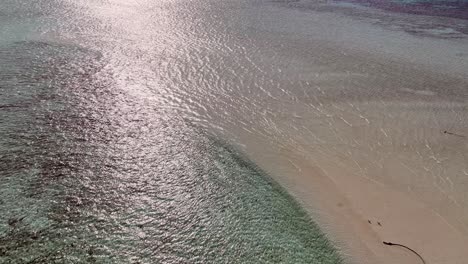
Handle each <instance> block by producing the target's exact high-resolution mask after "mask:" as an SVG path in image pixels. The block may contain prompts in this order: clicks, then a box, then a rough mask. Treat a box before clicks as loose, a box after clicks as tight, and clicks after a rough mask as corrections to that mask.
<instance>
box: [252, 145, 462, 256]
mask: <svg viewBox="0 0 468 264" xmlns="http://www.w3.org/2000/svg"><path fill="white" fill-rule="evenodd" d="M257 143H258V141H257ZM265 149H268V147H267V146H265ZM265 149H263V150H265ZM249 152H250V154H249V156H250V158H251V159H253V160H254V161H255V162H257V163H258V164H259V165H260V166H261V167H262V168H267V170H268V171H269V172H270V173H272V175H276V176H278V175H279V174H281V176H280V177H275V179H277V180H278V181H280V182H281V183H282V184H283V185H284V186H286V187H287V188H288V190H289V191H290V192H291V193H292V194H293V195H294V196H295V197H296V198H297V199H298V200H299V201H300V202H301V203H302V204H303V206H304V207H305V208H306V209H307V210H309V212H310V213H311V215H312V216H313V217H314V219H318V221H319V224H320V225H321V226H322V228H324V230H326V232H327V233H328V234H329V235H330V236H331V239H332V240H334V241H335V242H336V243H337V245H338V246H339V247H341V249H342V251H343V254H344V255H345V256H347V258H348V260H349V262H351V263H369V264H371V263H385V264H386V263H389V264H390V263H391V264H394V263H400V264H405V263H408V264H412V263H420V262H421V260H419V259H418V257H417V256H416V255H415V254H413V253H411V252H410V251H408V250H406V249H403V248H401V247H391V246H386V245H384V244H383V243H382V242H383V241H390V242H393V243H399V244H403V245H406V246H408V247H410V248H412V249H414V250H415V251H416V252H418V253H419V254H420V255H421V256H422V257H423V258H424V259H425V261H426V263H440V264H445V263H446V264H449V263H450V264H462V263H466V260H467V259H468V250H467V248H466V246H467V245H468V238H466V237H464V236H463V235H462V234H461V233H460V232H459V231H457V229H455V228H454V227H452V226H451V225H449V224H448V223H447V222H446V221H445V220H444V219H443V218H442V217H440V216H439V215H438V214H437V213H435V212H434V211H432V210H431V209H430V208H427V207H425V206H424V205H423V204H421V203H420V202H418V201H417V200H415V199H412V198H411V197H409V196H408V195H406V194H404V193H401V192H398V191H396V190H393V189H391V188H388V187H386V186H384V185H381V184H378V183H375V182H372V181H370V180H367V179H365V178H362V177H356V176H352V175H350V174H347V173H346V172H344V171H341V170H340V169H339V168H338V167H336V168H337V170H336V171H328V173H327V175H325V173H324V172H323V171H321V170H320V169H319V168H317V167H315V166H313V165H311V164H312V162H311V161H308V160H307V159H306V158H304V157H301V156H300V155H296V154H293V153H292V152H291V151H287V154H285V153H284V152H283V153H282V154H279V158H278V159H277V160H276V162H274V164H273V163H272V162H271V160H270V161H266V160H265V159H262V157H261V155H260V153H257V154H258V155H255V154H254V153H255V152H256V151H255V150H249ZM272 156H273V152H270V155H268V158H271V157H272ZM287 160H289V161H292V163H289V164H288V162H285V161H287ZM264 162H267V163H268V164H265V163H264ZM368 220H370V221H371V223H372V224H369V222H368ZM378 222H380V224H381V226H380V225H378Z"/></svg>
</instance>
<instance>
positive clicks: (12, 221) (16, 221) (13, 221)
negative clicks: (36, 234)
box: [8, 216, 25, 226]
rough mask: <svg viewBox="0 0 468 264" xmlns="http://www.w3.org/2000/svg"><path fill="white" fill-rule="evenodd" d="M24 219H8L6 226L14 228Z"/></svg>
mask: <svg viewBox="0 0 468 264" xmlns="http://www.w3.org/2000/svg"><path fill="white" fill-rule="evenodd" d="M24 218H25V216H23V217H21V218H16V217H12V218H10V219H8V225H9V226H16V225H17V224H18V223H19V222H21V221H22V220H23V219H24Z"/></svg>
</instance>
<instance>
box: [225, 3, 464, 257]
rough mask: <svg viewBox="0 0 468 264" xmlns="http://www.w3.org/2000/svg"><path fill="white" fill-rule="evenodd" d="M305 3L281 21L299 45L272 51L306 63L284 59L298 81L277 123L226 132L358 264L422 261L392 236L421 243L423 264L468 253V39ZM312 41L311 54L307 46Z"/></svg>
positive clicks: (267, 116)
mask: <svg viewBox="0 0 468 264" xmlns="http://www.w3.org/2000/svg"><path fill="white" fill-rule="evenodd" d="M298 6H300V4H297V3H296V4H295V8H296V9H294V10H295V11H291V12H298V14H297V17H298V18H297V19H296V20H297V21H301V23H302V24H300V23H299V22H298V23H297V24H296V26H297V27H296V28H294V29H292V28H290V27H288V26H289V25H282V26H281V27H280V26H278V28H280V32H282V33H284V32H288V31H290V30H291V31H294V32H295V33H296V34H291V35H286V37H285V38H288V39H289V40H291V42H292V39H294V44H293V45H291V44H285V46H284V47H283V46H281V47H280V48H277V49H276V53H275V54H280V55H277V56H278V57H283V58H285V57H288V58H290V59H291V58H292V61H293V62H291V61H288V64H286V65H291V64H292V65H302V66H303V67H304V68H303V72H302V73H297V70H296V69H295V68H293V67H291V68H290V71H289V69H288V67H282V68H281V69H282V71H281V74H284V75H285V76H288V75H289V76H293V77H291V79H294V78H297V79H299V80H300V81H299V82H298V83H294V84H289V85H286V84H285V86H287V87H288V89H289V91H290V92H291V94H292V95H291V99H286V98H281V99H278V100H276V101H275V102H274V103H273V102H272V104H278V105H276V106H274V107H273V106H272V107H271V108H275V110H272V111H271V112H268V111H265V113H263V117H264V118H265V119H270V118H271V120H272V121H271V120H270V121H269V122H270V123H273V124H271V126H270V127H261V125H259V124H252V126H251V127H250V128H249V129H244V128H238V127H228V128H227V129H226V130H228V131H230V132H229V134H230V135H231V136H234V137H236V138H238V139H237V140H238V142H239V144H240V145H241V148H242V149H243V151H244V152H245V153H247V154H248V156H249V157H250V158H251V159H252V160H253V161H254V162H256V163H257V164H259V165H260V166H261V167H262V168H264V169H265V170H267V171H268V172H269V173H270V174H271V175H273V176H274V178H275V179H276V180H278V181H279V182H280V183H281V184H283V185H284V186H286V188H287V189H288V190H289V191H290V192H291V193H292V194H293V195H294V196H295V197H296V198H297V199H298V200H300V201H301V203H302V204H303V206H304V207H305V208H307V209H308V210H309V212H310V213H311V214H312V216H313V217H314V218H316V219H319V220H320V221H319V222H320V224H321V227H322V228H324V229H325V230H327V232H328V233H329V234H330V236H331V237H332V239H333V240H334V241H335V242H336V243H337V245H338V246H339V247H340V248H341V249H342V250H343V253H344V255H345V256H347V257H348V260H349V261H350V262H351V263H369V264H370V263H419V262H420V261H421V260H419V258H418V256H417V255H415V254H414V253H412V252H411V251H409V250H407V249H404V248H401V247H395V246H388V245H384V244H383V241H388V242H393V243H398V244H403V245H405V246H408V247H410V248H412V249H414V250H415V251H416V252H418V253H419V254H420V255H421V256H422V257H423V258H424V260H425V261H426V263H457V264H458V263H459V264H461V263H464V262H465V260H466V259H467V258H468V252H467V251H466V245H468V236H467V235H468V232H467V231H468V226H467V224H466V223H467V222H466V220H467V219H468V210H467V208H468V207H467V205H468V199H466V195H465V193H466V191H467V187H468V185H467V183H468V182H467V180H466V175H467V173H468V170H467V167H466V164H467V162H468V160H467V156H466V153H467V152H466V151H467V148H468V143H467V139H466V138H465V137H464V135H467V134H468V126H467V122H466V118H465V116H467V114H468V113H467V104H466V103H467V97H466V95H467V93H466V87H467V84H468V75H467V72H466V70H465V69H466V68H467V65H468V60H467V58H466V57H465V56H464V55H463V54H468V53H467V52H468V45H467V44H468V42H467V40H466V38H456V39H447V38H444V36H436V35H431V36H421V35H418V34H412V33H410V32H405V31H402V30H395V29H389V28H388V27H389V26H391V25H387V27H384V26H382V21H380V23H371V22H369V17H368V16H357V17H353V16H352V15H350V14H349V13H346V12H342V11H343V10H342V9H341V7H340V8H337V9H336V10H335V11H336V12H332V11H333V9H332V8H330V9H327V10H326V11H325V12H324V11H323V10H322V11H320V9H315V8H304V7H303V6H302V7H301V8H298ZM289 7H290V6H289ZM347 12H349V10H347ZM366 12H372V10H367V11H366ZM375 12H381V11H375ZM300 13H307V14H308V15H309V17H305V16H301V15H299V14H300ZM392 16H393V19H398V20H399V21H398V22H399V23H404V21H403V22H402V20H405V19H407V15H405V14H403V15H401V14H394V15H392ZM395 16H400V17H395ZM274 19H278V20H281V16H280V17H279V18H278V17H275V18H274ZM387 19H388V18H387ZM411 19H415V18H414V17H411ZM428 19H430V18H428V17H421V18H420V20H428ZM297 21H296V22H297ZM462 23H466V22H462ZM290 24H293V23H290ZM325 28H326V29H327V30H325ZM285 34H286V33H285ZM283 37H284V36H283ZM265 42H267V41H265ZM284 43H288V42H287V40H284ZM281 45H282V44H281ZM278 46H280V44H278ZM307 46H311V47H313V48H314V54H312V55H309V54H307V55H304V50H305V49H306V47H307ZM295 53H297V54H295ZM299 54H300V55H299ZM317 54H319V55H317ZM301 56H302V57H301ZM272 60H273V59H272ZM335 62H336V63H335ZM272 64H273V63H272ZM285 79H287V78H285ZM309 87H314V88H316V89H318V91H317V92H316V93H315V92H309V91H310V90H308V89H310V88H309ZM306 88H307V89H306ZM266 105H269V104H268V103H267V104H266ZM267 108H268V109H270V108H269V107H267ZM276 109H281V110H280V112H281V114H278V113H276V112H275V111H279V110H276ZM258 115H259V116H262V114H258ZM272 116H274V117H272ZM235 118H237V119H242V117H240V116H237V117H235ZM259 118H260V119H261V117H259ZM444 131H449V132H450V131H451V132H454V133H455V134H457V135H458V136H457V135H453V134H449V133H444ZM267 135H268V136H267ZM270 135H271V136H270ZM265 153H267V154H265Z"/></svg>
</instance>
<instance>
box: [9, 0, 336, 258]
mask: <svg viewBox="0 0 468 264" xmlns="http://www.w3.org/2000/svg"><path fill="white" fill-rule="evenodd" d="M209 8H210V5H209V4H208V3H192V2H190V3H188V4H185V3H180V2H176V1H173V2H170V1H169V2H160V1H138V2H131V3H127V1H121V2H118V1H113V2H107V1H102V2H101V1H87V2H83V3H80V2H75V1H70V2H69V3H68V2H64V1H38V2H35V3H30V2H29V1H7V2H6V4H4V3H2V13H0V19H1V21H2V31H1V33H2V40H1V43H0V88H1V90H0V93H1V97H0V113H1V116H0V124H1V126H0V135H1V136H0V138H1V139H0V172H1V176H0V190H1V192H0V212H1V214H0V262H2V263H318V262H320V263H338V262H340V258H339V257H338V255H337V254H336V252H335V251H334V249H333V248H332V246H331V245H330V244H329V242H328V241H327V240H326V239H325V237H324V235H323V234H322V232H321V231H319V230H318V228H317V227H316V225H315V224H314V223H313V222H311V220H310V218H309V216H308V215H307V214H306V213H305V212H304V211H303V210H302V209H301V208H300V207H299V206H298V205H297V203H296V202H295V201H294V200H292V199H291V198H290V197H289V196H288V195H287V194H286V193H285V192H284V191H283V189H282V188H281V187H279V186H278V185H276V184H275V183H273V182H272V180H271V179H270V178H269V177H268V176H267V175H266V174H264V173H263V172H262V171H261V170H260V169H259V168H258V167H256V166H255V165H254V164H253V163H251V162H249V161H247V160H246V159H245V158H243V157H242V155H241V154H239V153H238V152H237V151H235V150H234V149H233V148H232V147H230V146H229V145H227V144H226V143H225V142H224V141H223V140H219V139H215V138H214V137H213V136H210V135H209V134H207V133H206V132H204V130H203V129H201V127H200V125H199V124H194V123H193V120H194V118H193V116H192V117H191V116H190V115H186V116H184V115H183V114H181V113H183V112H184V110H183V108H185V107H188V106H187V105H189V104H190V103H191V100H192V98H195V99H196V98H197V96H191V94H192V93H193V94H196V93H199V92H201V91H202V87H197V85H198V86H200V85H201V84H200V83H198V82H199V80H201V76H196V75H197V73H201V72H202V69H203V68H206V70H205V72H206V73H208V74H209V72H210V68H211V69H212V70H214V67H216V65H213V63H215V62H210V59H215V58H216V56H218V55H216V54H214V53H216V52H215V50H217V49H222V48H225V47H222V46H221V44H220V43H217V41H222V39H219V40H217V39H214V40H213V41H212V43H211V44H210V45H207V44H205V43H204V37H205V36H204V35H203V34H211V32H210V30H216V28H203V30H197V28H198V27H204V26H206V25H203V24H204V23H206V21H203V19H204V18H203V17H198V16H197V12H198V13H200V12H207V13H209V12H208V9H209ZM204 16H205V14H204ZM188 21H190V23H188ZM218 36H219V37H221V38H222V37H224V36H223V35H218ZM64 40H67V41H64ZM188 57H190V60H193V61H194V63H192V64H183V62H184V61H185V60H187V58H188ZM233 59H235V58H233ZM186 67H189V69H190V71H189V70H187V69H185V68H186ZM204 78H210V79H211V78H216V76H215V75H213V76H209V75H208V76H205V77H204ZM218 81H221V80H219V79H218ZM182 88H183V89H182ZM205 96H215V95H214V94H211V93H208V92H207V93H206V94H205ZM181 100H184V101H183V102H182V101H181ZM192 103H195V100H193V102H192ZM197 107H202V106H201V105H197ZM206 107H209V106H206Z"/></svg>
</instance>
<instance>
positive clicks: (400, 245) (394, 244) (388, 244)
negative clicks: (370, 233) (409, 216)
mask: <svg viewBox="0 0 468 264" xmlns="http://www.w3.org/2000/svg"><path fill="white" fill-rule="evenodd" d="M383 243H384V244H385V245H387V246H399V247H404V248H406V249H408V250H410V251H411V252H413V253H414V254H416V255H417V256H418V257H419V258H420V259H421V260H422V262H423V264H426V261H424V259H423V257H421V255H419V254H418V252H416V251H414V250H412V249H411V248H409V247H407V246H405V245H402V244H396V243H392V242H386V241H383Z"/></svg>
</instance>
